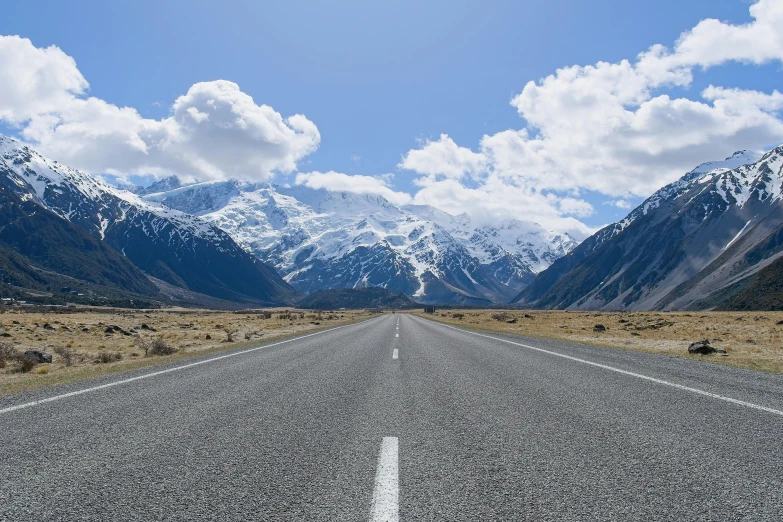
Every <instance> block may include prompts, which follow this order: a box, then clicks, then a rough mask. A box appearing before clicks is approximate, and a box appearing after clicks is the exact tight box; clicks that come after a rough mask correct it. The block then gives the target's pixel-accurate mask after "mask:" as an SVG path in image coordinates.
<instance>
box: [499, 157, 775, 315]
mask: <svg viewBox="0 0 783 522" xmlns="http://www.w3.org/2000/svg"><path fill="white" fill-rule="evenodd" d="M782 168H783V147H777V148H775V149H773V150H771V151H769V152H767V153H766V154H763V155H759V154H755V153H751V152H748V151H740V152H737V153H735V154H734V155H732V156H731V157H729V158H726V160H724V161H721V162H710V163H705V164H703V165H700V166H698V167H697V168H695V169H694V170H692V171H691V172H689V173H687V174H686V175H685V176H683V177H682V178H681V179H680V180H678V181H676V182H674V183H672V184H670V185H667V186H666V187H664V188H662V189H661V190H659V191H657V192H656V193H655V194H653V195H652V196H650V197H649V198H648V199H647V200H646V201H644V202H643V203H642V204H641V205H640V206H638V207H637V208H636V209H634V210H633V211H632V212H631V213H630V214H629V215H628V216H627V217H626V218H625V219H623V220H622V221H620V222H618V223H615V224H612V225H609V226H607V227H605V228H603V229H601V230H600V231H598V232H597V233H596V234H594V235H593V236H591V237H590V238H588V239H587V240H585V241H584V242H582V243H581V244H580V245H579V246H578V247H576V248H575V249H573V250H572V251H571V252H569V253H568V254H567V255H566V256H563V257H562V258H560V259H558V260H557V261H555V262H554V263H553V264H552V265H551V266H550V267H548V268H547V269H546V270H544V271H542V272H541V273H540V274H539V275H538V277H537V278H536V280H535V281H534V282H533V283H532V284H531V285H529V286H527V287H526V288H525V289H523V290H522V291H521V292H520V293H519V295H517V296H516V297H515V298H514V299H513V302H514V303H515V304H516V305H518V306H525V307H537V308H553V309H596V310H619V309H622V310H675V309H688V308H693V309H703V308H713V307H717V308H719V309H769V308H775V307H777V308H780V307H781V304H783V303H781V299H780V288H779V286H780V285H777V286H776V284H775V281H776V280H779V277H778V276H780V275H783V274H782V273H781V263H780V262H779V260H780V259H781V256H782V255H783V172H782V171H781V169H782ZM775 303H777V304H775Z"/></svg>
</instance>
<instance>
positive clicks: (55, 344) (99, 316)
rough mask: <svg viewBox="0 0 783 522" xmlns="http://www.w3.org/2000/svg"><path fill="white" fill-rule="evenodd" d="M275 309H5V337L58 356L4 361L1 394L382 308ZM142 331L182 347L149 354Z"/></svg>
mask: <svg viewBox="0 0 783 522" xmlns="http://www.w3.org/2000/svg"><path fill="white" fill-rule="evenodd" d="M269 311H270V312H272V317H271V318H269V319H265V318H264V315H263V314H259V313H255V312H250V313H234V312H219V311H202V310H164V311H135V310H127V311H125V310H96V311H90V312H84V311H79V312H73V313H40V312H24V311H17V310H13V311H6V312H4V313H0V335H3V334H8V335H9V336H5V335H3V336H2V337H0V342H5V343H9V344H11V345H13V346H14V347H15V348H16V349H17V350H19V351H22V352H23V351H25V350H30V349H36V350H43V351H46V352H49V353H52V354H53V355H54V360H53V361H52V363H51V364H39V365H37V366H36V367H35V369H34V370H33V371H31V372H28V373H21V372H19V371H18V367H17V366H18V365H16V364H14V363H9V364H8V365H7V366H6V367H5V368H2V369H0V396H3V395H9V394H13V393H18V392H21V391H27V390H34V389H38V388H41V387H45V386H53V385H59V384H66V383H69V382H75V381H80V380H85V379H91V378H95V377H100V376H105V375H109V374H113V373H119V372H123V371H127V370H132V369H138V368H145V367H150V366H155V365H159V364H166V363H170V362H174V361H180V360H185V359H188V358H192V357H195V356H200V355H205V354H211V353H217V352H221V351H225V350H230V349H237V348H242V347H247V346H252V345H257V344H260V343H264V342H268V341H272V340H280V339H283V338H286V337H292V336H296V335H299V334H303V333H306V332H311V331H316V330H320V329H326V328H331V327H334V326H339V325H344V324H350V323H353V322H357V321H359V320H362V319H366V318H368V317H370V316H371V315H374V314H375V312H365V311H346V310H340V311H339V312H323V313H318V312H312V311H304V310H302V311H299V310H297V311H292V312H289V311H287V310H282V309H275V310H269ZM142 325H146V326H147V327H148V328H143V327H142ZM109 326H118V327H120V328H121V329H122V330H124V331H125V332H128V333H130V334H131V335H125V334H123V333H121V332H120V331H117V330H115V331H114V333H107V331H106V330H107V328H108V327H109ZM153 329H154V330H153ZM226 330H229V331H232V330H233V331H235V333H233V338H234V342H227V333H226ZM136 336H142V337H144V338H146V339H150V340H152V339H163V340H165V341H166V342H167V343H169V344H171V345H173V346H175V347H176V348H178V349H179V351H178V352H177V353H175V354H173V355H170V356H160V357H155V356H150V357H144V352H143V350H141V349H140V348H139V346H137V344H136V343H135V338H136ZM66 347H67V348H70V349H71V350H72V351H73V352H74V354H75V356H74V358H73V363H72V364H71V365H70V366H67V365H66V364H65V360H64V359H63V357H62V356H60V355H59V354H56V353H55V348H66ZM102 354H110V355H112V357H111V359H115V358H116V357H115V356H114V354H119V356H120V357H121V359H120V360H118V361H116V360H112V362H106V363H101V362H98V361H100V360H101V358H103V359H104V360H106V359H108V357H106V356H103V357H102Z"/></svg>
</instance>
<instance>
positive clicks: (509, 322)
mask: <svg viewBox="0 0 783 522" xmlns="http://www.w3.org/2000/svg"><path fill="white" fill-rule="evenodd" d="M506 322H507V323H508V324H514V323H516V322H517V318H516V317H514V318H513V319H508V320H507V321H506Z"/></svg>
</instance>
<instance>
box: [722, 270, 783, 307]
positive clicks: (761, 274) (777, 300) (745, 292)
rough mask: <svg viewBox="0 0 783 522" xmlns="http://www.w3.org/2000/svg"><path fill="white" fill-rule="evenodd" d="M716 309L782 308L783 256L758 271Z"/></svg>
mask: <svg viewBox="0 0 783 522" xmlns="http://www.w3.org/2000/svg"><path fill="white" fill-rule="evenodd" d="M717 309H718V310H736V311H740V310H783V257H781V258H778V259H776V260H775V261H773V262H772V263H771V264H770V265H769V266H766V267H764V268H762V269H761V270H759V271H758V273H756V274H754V275H753V276H751V277H750V278H749V280H747V283H745V284H744V285H743V287H742V290H740V291H739V292H738V293H737V294H736V295H734V296H732V297H730V298H729V299H727V300H726V301H725V302H724V303H722V304H721V305H719V306H718V307H717Z"/></svg>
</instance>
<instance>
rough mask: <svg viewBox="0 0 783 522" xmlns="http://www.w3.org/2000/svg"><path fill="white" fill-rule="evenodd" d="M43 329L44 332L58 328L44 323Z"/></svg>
mask: <svg viewBox="0 0 783 522" xmlns="http://www.w3.org/2000/svg"><path fill="white" fill-rule="evenodd" d="M43 329H44V330H55V329H56V328H55V327H54V326H52V325H50V324H49V323H44V325H43Z"/></svg>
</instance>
